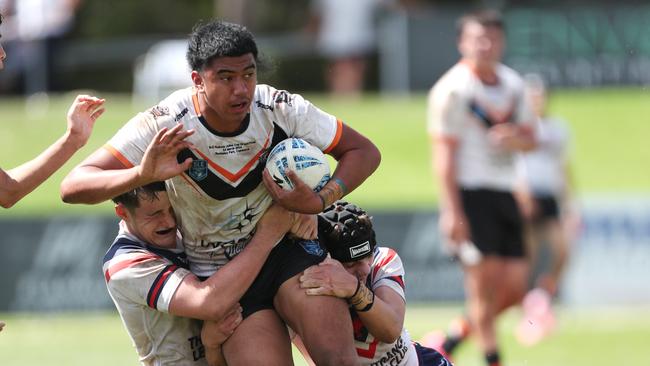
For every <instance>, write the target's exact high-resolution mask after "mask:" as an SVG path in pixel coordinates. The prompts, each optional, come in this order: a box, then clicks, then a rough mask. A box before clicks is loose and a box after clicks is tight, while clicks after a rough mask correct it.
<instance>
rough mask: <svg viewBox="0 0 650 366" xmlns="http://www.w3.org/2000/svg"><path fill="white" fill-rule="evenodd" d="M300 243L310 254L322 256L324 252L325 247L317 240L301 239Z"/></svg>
mask: <svg viewBox="0 0 650 366" xmlns="http://www.w3.org/2000/svg"><path fill="white" fill-rule="evenodd" d="M298 244H300V246H301V247H302V249H304V250H305V252H307V253H308V254H311V255H315V256H318V257H320V256H322V255H323V253H324V252H323V248H321V246H320V244H319V243H318V241H316V240H301V241H299V242H298Z"/></svg>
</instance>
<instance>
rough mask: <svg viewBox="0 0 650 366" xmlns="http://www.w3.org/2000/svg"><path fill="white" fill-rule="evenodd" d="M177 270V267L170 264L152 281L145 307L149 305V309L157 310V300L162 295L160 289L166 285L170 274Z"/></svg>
mask: <svg viewBox="0 0 650 366" xmlns="http://www.w3.org/2000/svg"><path fill="white" fill-rule="evenodd" d="M177 269H178V267H177V266H176V265H174V264H170V265H169V266H167V267H165V268H164V269H163V270H162V271H160V273H159V274H158V277H156V279H155V280H154V281H153V284H152V285H151V288H150V289H149V293H148V294H147V305H149V307H150V308H152V309H156V310H158V298H159V297H160V294H161V293H162V289H163V287H165V283H167V280H168V279H169V277H170V276H171V274H172V273H174V271H175V270H177Z"/></svg>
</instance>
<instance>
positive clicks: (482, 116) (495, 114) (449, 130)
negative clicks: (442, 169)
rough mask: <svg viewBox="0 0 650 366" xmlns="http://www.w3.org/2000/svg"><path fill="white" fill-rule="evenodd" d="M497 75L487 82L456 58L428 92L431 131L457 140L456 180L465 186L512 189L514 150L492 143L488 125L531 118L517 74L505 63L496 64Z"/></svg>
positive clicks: (431, 133) (529, 120)
mask: <svg viewBox="0 0 650 366" xmlns="http://www.w3.org/2000/svg"><path fill="white" fill-rule="evenodd" d="M496 74H497V79H498V83H496V84H495V85H488V84H485V83H483V82H482V81H481V80H480V79H479V78H478V76H477V75H476V74H475V73H474V72H473V71H472V69H471V68H470V67H469V66H468V65H467V64H466V63H464V62H459V63H458V64H456V65H455V66H454V67H452V68H451V69H450V70H449V71H447V72H446V73H445V74H444V75H443V76H442V77H441V78H440V80H438V82H437V83H436V84H435V85H434V86H433V88H432V89H431V91H430V92H429V102H428V105H429V111H428V112H427V116H428V121H427V123H428V125H427V128H428V131H429V134H430V135H433V136H437V137H442V138H451V139H453V140H456V141H457V142H458V150H457V155H456V161H457V171H456V179H457V180H458V183H459V185H460V186H461V187H463V188H488V189H496V190H506V191H509V190H512V189H513V185H514V184H515V179H516V169H515V166H516V164H515V158H516V153H513V152H509V151H506V150H503V149H501V148H499V147H497V146H496V145H494V144H493V143H491V142H490V141H489V139H488V134H487V132H488V128H489V127H490V126H492V125H494V124H498V123H519V124H529V125H531V126H532V125H533V124H534V122H535V117H534V115H533V112H532V110H531V109H530V108H529V107H528V104H527V102H526V98H524V92H523V90H524V84H523V81H522V79H521V77H520V76H519V74H517V72H516V71H514V70H512V69H510V68H509V67H507V66H505V65H503V64H499V65H498V66H497V67H496ZM531 128H532V127H531Z"/></svg>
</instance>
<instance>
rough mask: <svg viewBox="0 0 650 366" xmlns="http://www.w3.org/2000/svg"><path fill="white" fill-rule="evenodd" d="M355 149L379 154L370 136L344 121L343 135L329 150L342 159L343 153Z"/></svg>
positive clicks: (337, 158)
mask: <svg viewBox="0 0 650 366" xmlns="http://www.w3.org/2000/svg"><path fill="white" fill-rule="evenodd" d="M354 150H357V151H364V152H367V153H368V154H379V150H377V147H376V146H375V145H374V144H373V143H372V142H371V141H370V140H369V139H368V138H366V137H365V136H363V135H362V134H360V133H359V132H357V131H356V130H355V129H354V128H352V127H350V126H348V125H346V124H345V123H343V124H341V136H340V138H339V140H338V142H337V144H336V145H335V146H334V147H333V148H332V149H331V150H330V151H328V154H330V155H332V156H333V157H334V159H336V160H340V159H341V157H342V156H343V155H345V154H346V153H348V152H350V151H354Z"/></svg>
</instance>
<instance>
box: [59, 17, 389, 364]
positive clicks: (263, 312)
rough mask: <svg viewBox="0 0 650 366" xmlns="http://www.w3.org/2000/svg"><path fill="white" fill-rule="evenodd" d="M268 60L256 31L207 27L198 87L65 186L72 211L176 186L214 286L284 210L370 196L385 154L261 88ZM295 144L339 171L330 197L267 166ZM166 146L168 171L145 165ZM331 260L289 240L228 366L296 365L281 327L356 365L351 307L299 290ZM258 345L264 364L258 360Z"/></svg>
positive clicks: (314, 246)
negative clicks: (274, 209) (312, 269)
mask: <svg viewBox="0 0 650 366" xmlns="http://www.w3.org/2000/svg"><path fill="white" fill-rule="evenodd" d="M257 54H258V51H257V45H256V43H255V40H254V38H253V35H252V34H251V33H250V32H249V31H248V30H247V29H246V28H244V27H242V26H240V25H236V24H231V23H225V22H221V21H210V22H207V23H202V24H198V25H197V26H196V27H195V28H194V30H193V32H192V34H191V36H190V41H189V49H188V52H187V58H188V61H189V64H190V67H191V69H192V72H191V75H190V76H191V78H192V81H193V83H194V86H193V87H190V88H187V89H182V90H178V91H176V92H175V93H173V94H171V95H170V96H169V97H168V98H166V99H165V100H163V101H162V102H160V103H159V104H158V105H156V106H155V107H153V108H150V109H149V110H147V111H146V112H144V113H140V114H138V115H137V116H135V117H134V118H133V119H132V120H131V121H129V122H128V123H127V124H126V125H125V126H124V127H123V128H122V129H121V130H120V131H119V132H118V133H117V134H116V135H115V136H114V137H113V138H112V139H111V140H110V141H109V142H108V143H107V144H106V146H105V147H104V148H102V149H100V150H98V151H96V152H95V153H93V154H92V155H91V156H90V157H88V158H87V159H86V160H85V161H84V162H82V163H81V164H80V165H79V166H77V167H76V168H75V169H74V170H73V171H72V172H71V173H70V174H69V175H68V176H67V177H66V179H65V180H64V181H63V183H62V185H61V195H62V198H63V200H64V201H65V202H69V203H98V202H102V201H104V200H106V199H108V198H111V197H113V196H117V195H119V194H121V193H124V192H126V191H129V190H132V189H134V188H136V187H139V186H142V185H144V184H147V183H150V182H153V181H158V180H166V185H167V191H168V195H169V199H170V201H171V204H172V206H173V207H174V211H175V213H176V216H177V219H178V222H179V226H180V230H181V233H182V237H183V244H184V247H185V250H186V253H187V256H188V259H189V262H190V268H191V270H192V272H194V273H195V274H196V275H197V276H199V277H202V278H203V277H208V276H210V275H212V274H213V273H214V272H216V271H217V270H219V268H221V267H222V266H224V265H225V264H226V263H228V262H229V261H230V260H232V259H233V258H234V257H235V256H237V255H238V254H239V252H241V251H242V249H243V248H244V247H245V246H246V245H247V243H248V242H249V241H250V238H251V235H252V232H253V229H254V228H255V225H256V223H257V221H258V220H259V218H260V217H261V215H262V214H263V213H264V211H266V209H267V208H268V207H269V205H270V204H271V202H272V201H275V202H277V203H279V204H280V205H282V206H283V207H285V208H287V209H289V210H292V211H297V212H302V213H311V214H314V213H318V212H320V211H322V209H323V208H324V207H326V206H327V205H329V204H331V203H333V202H334V201H336V200H337V199H339V198H341V197H342V196H343V195H345V194H346V193H348V192H350V191H351V190H353V189H355V188H356V187H357V186H359V185H360V184H361V183H362V182H363V181H364V180H365V179H366V178H367V177H368V176H369V175H370V174H371V173H372V172H373V171H374V170H375V169H376V168H377V166H378V164H379V160H380V154H379V151H378V149H377V148H376V147H375V146H374V144H372V142H370V141H369V140H368V139H367V138H365V137H364V136H362V135H361V134H359V133H358V132H356V131H355V130H354V129H352V128H350V127H348V126H347V125H345V124H344V123H343V122H342V121H340V120H338V119H337V118H336V117H334V116H332V115H330V114H328V113H325V112H323V111H321V110H320V109H318V108H317V107H316V106H314V105H313V104H311V103H309V102H308V101H306V100H305V99H303V98H302V97H301V96H300V95H297V94H291V93H289V92H286V91H282V90H277V89H275V88H273V87H271V86H268V85H261V84H260V85H258V84H257V69H258V64H257ZM185 128H187V129H185ZM159 132H162V133H163V134H162V135H161V134H159ZM163 136H167V137H163ZM287 137H299V138H302V139H304V140H306V141H308V142H309V143H311V144H312V145H314V146H317V147H318V148H320V149H321V150H323V151H324V152H326V153H328V154H330V155H332V156H333V157H334V158H335V159H336V160H338V164H337V167H336V170H335V171H334V174H333V178H332V179H331V180H330V182H328V184H327V185H326V186H325V187H324V188H323V189H322V190H321V191H320V192H318V193H314V192H313V191H312V190H311V189H309V187H307V186H306V185H305V184H304V183H302V182H300V180H299V179H297V177H296V175H295V173H293V172H290V173H289V177H290V178H291V179H292V180H294V183H295V185H296V187H295V189H294V190H292V191H284V190H282V189H281V188H280V187H278V186H277V185H276V184H275V183H274V182H273V180H272V179H271V177H270V176H269V175H268V173H265V174H263V171H264V161H265V160H264V158H265V155H266V154H267V153H268V151H270V149H271V148H273V147H274V146H275V145H276V144H277V143H278V142H280V141H282V140H284V139H285V138H287ZM156 138H169V139H171V140H173V141H174V143H173V144H172V146H171V147H170V148H169V149H167V150H166V151H165V152H164V153H163V154H161V155H159V156H160V158H159V159H156V160H157V161H154V162H152V164H146V165H145V164H141V165H139V164H140V162H141V161H142V160H143V156H145V155H147V153H148V146H149V143H150V142H151V141H152V140H153V139H156ZM177 155H178V156H177ZM303 244H304V243H303ZM324 258H325V251H324V249H322V248H321V247H320V245H319V244H318V243H317V242H312V243H311V244H309V245H296V244H295V243H294V242H292V241H291V240H288V239H287V240H284V241H283V242H281V243H280V244H278V245H277V246H276V247H275V248H274V249H273V251H272V252H271V254H270V255H269V258H268V260H267V262H266V265H265V269H262V270H261V272H260V274H259V275H258V277H257V279H256V280H255V282H253V285H252V286H251V287H250V288H249V290H248V291H247V293H246V294H245V295H244V297H243V298H242V299H241V301H240V302H241V305H242V307H243V317H244V320H243V322H242V323H241V325H240V326H239V327H238V328H237V329H236V330H235V332H234V333H233V335H232V336H231V337H230V338H229V339H228V341H227V342H226V343H225V344H224V346H223V351H224V356H225V358H226V360H227V361H228V364H230V365H249V364H256V363H257V364H259V363H264V364H274V363H273V362H272V361H270V360H278V361H277V364H279V365H282V364H290V362H291V361H290V360H291V352H290V347H288V348H284V349H285V350H288V351H287V352H286V353H283V354H281V355H279V353H280V352H278V351H279V350H278V349H277V348H274V347H272V346H268V347H267V344H268V343H269V342H271V343H272V344H275V342H277V340H278V339H282V340H284V341H286V344H288V345H290V340H289V338H288V334H287V332H286V327H285V326H284V324H283V323H282V322H280V321H278V316H279V317H280V318H281V319H282V320H284V321H285V322H286V323H287V324H289V325H290V326H291V327H292V328H293V329H295V330H296V332H298V333H299V334H300V335H301V336H302V338H303V340H304V341H305V345H306V347H307V348H308V349H309V351H310V354H311V355H312V356H313V357H314V359H315V360H316V361H317V362H318V364H319V365H348V364H354V362H355V359H356V355H355V353H354V348H353V347H352V329H351V324H350V322H349V321H348V319H347V317H348V315H347V305H346V303H345V302H344V301H342V300H340V299H337V298H332V297H308V296H307V295H306V294H305V293H304V291H301V290H300V286H299V283H298V275H299V274H300V273H301V272H302V270H304V269H305V268H307V267H309V266H310V265H313V264H316V263H319V262H321V261H322V260H323V259H324ZM251 345H255V352H249V351H248V350H250V347H251ZM274 357H275V358H274ZM278 357H279V358H278Z"/></svg>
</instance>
